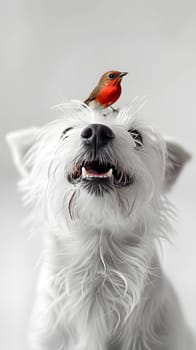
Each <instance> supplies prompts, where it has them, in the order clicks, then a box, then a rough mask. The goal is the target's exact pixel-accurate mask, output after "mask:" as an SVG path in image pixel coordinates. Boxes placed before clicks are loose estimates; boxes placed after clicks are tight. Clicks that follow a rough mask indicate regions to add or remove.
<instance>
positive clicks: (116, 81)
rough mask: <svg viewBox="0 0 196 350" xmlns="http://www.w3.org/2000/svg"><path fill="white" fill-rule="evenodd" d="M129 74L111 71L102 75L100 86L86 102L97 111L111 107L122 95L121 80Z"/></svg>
mask: <svg viewBox="0 0 196 350" xmlns="http://www.w3.org/2000/svg"><path fill="white" fill-rule="evenodd" d="M127 74H128V73H127V72H118V71H115V70H111V71H109V72H106V73H104V74H103V75H102V77H101V79H100V80H99V82H98V85H97V86H96V87H95V88H94V89H93V91H92V92H91V93H90V95H89V97H88V98H87V99H86V100H85V101H84V103H85V104H87V105H89V106H90V107H93V108H95V109H104V108H107V107H109V106H111V105H112V104H113V103H114V102H116V101H117V100H118V98H119V97H120V95H121V85H120V84H121V80H122V78H123V77H124V76H125V75H127Z"/></svg>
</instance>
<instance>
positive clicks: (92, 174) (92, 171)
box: [86, 169, 108, 177]
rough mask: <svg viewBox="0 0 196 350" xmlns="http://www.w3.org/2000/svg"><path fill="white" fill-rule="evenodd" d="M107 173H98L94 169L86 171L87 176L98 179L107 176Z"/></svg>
mask: <svg viewBox="0 0 196 350" xmlns="http://www.w3.org/2000/svg"><path fill="white" fill-rule="evenodd" d="M107 173H108V172H104V173H98V172H97V171H96V170H94V169H86V174H87V176H96V177H98V176H100V177H101V176H107Z"/></svg>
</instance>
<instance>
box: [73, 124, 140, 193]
mask: <svg viewBox="0 0 196 350" xmlns="http://www.w3.org/2000/svg"><path fill="white" fill-rule="evenodd" d="M81 139H82V144H83V148H84V150H85V151H84V156H83V157H82V158H81V159H80V160H77V161H76V163H75V166H74V168H73V171H72V173H70V174H69V175H68V180H69V181H70V182H71V183H72V184H77V183H81V184H82V185H83V186H84V187H85V189H87V190H88V192H90V193H93V194H97V195H102V194H103V193H104V192H109V191H110V190H113V189H114V188H115V187H118V188H119V187H124V186H128V185H131V184H132V183H133V181H134V176H133V175H132V174H127V173H126V172H125V171H124V170H123V169H122V167H120V166H118V162H117V160H116V159H111V156H109V155H108V156H107V150H108V147H110V149H111V148H112V142H113V141H114V139H115V134H114V132H113V131H112V130H111V129H110V128H109V127H108V126H106V125H103V124H90V125H88V126H87V127H86V128H85V129H84V130H83V131H82V133H81ZM103 155H104V156H103Z"/></svg>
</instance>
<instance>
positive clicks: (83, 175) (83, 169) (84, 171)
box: [82, 167, 87, 178]
mask: <svg viewBox="0 0 196 350" xmlns="http://www.w3.org/2000/svg"><path fill="white" fill-rule="evenodd" d="M82 177H83V178H84V177H87V172H86V169H85V167H82Z"/></svg>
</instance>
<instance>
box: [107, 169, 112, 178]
mask: <svg viewBox="0 0 196 350" xmlns="http://www.w3.org/2000/svg"><path fill="white" fill-rule="evenodd" d="M112 174H113V169H112V168H111V169H110V170H108V172H107V176H108V177H112Z"/></svg>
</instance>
